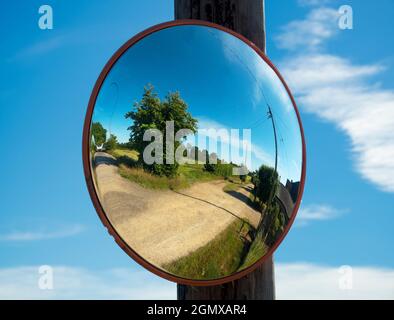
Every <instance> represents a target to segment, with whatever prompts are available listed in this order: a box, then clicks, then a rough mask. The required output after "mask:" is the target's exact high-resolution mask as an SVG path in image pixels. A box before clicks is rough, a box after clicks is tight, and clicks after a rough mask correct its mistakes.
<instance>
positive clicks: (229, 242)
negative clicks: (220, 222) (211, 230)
mask: <svg viewBox="0 0 394 320" xmlns="http://www.w3.org/2000/svg"><path fill="white" fill-rule="evenodd" d="M241 228H242V230H241V232H240V229H241ZM248 231H249V226H248V225H247V224H243V223H242V221H235V222H233V223H232V224H230V225H229V226H228V227H227V228H226V229H225V230H224V231H222V232H221V233H220V234H218V235H217V236H216V237H215V238H214V239H213V240H212V241H211V242H209V243H208V244H207V245H205V246H204V247H202V248H199V249H197V250H196V251H194V252H192V253H191V254H189V255H187V256H186V257H182V258H180V259H178V260H177V261H175V262H172V263H169V264H166V265H164V266H163V268H164V269H165V270H167V271H169V272H171V273H173V274H176V275H177V276H181V277H185V278H189V279H199V280H210V279H217V278H220V277H224V276H228V275H230V274H232V273H234V272H235V271H237V269H238V267H239V265H240V263H241V259H242V256H243V254H244V247H245V245H244V241H243V240H242V239H241V237H240V233H242V234H246V233H247V232H248Z"/></svg>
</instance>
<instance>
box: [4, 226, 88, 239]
mask: <svg viewBox="0 0 394 320" xmlns="http://www.w3.org/2000/svg"><path fill="white" fill-rule="evenodd" d="M84 230H85V228H84V227H83V226H81V225H73V226H68V227H64V228H61V229H57V230H48V231H14V232H10V233H6V234H0V241H7V242H23V241H38V240H48V239H59V238H67V237H72V236H75V235H78V234H80V233H81V232H83V231H84Z"/></svg>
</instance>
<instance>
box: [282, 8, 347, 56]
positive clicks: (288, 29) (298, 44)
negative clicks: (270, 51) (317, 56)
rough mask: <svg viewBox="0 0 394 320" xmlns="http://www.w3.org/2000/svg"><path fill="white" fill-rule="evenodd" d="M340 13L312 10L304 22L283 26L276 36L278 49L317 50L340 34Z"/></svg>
mask: <svg viewBox="0 0 394 320" xmlns="http://www.w3.org/2000/svg"><path fill="white" fill-rule="evenodd" d="M338 17H339V14H338V11H337V10H334V9H330V8H324V7H321V8H318V9H314V10H312V11H311V12H310V13H309V14H308V16H307V17H306V18H305V19H304V20H295V21H292V22H290V23H288V24H287V25H285V26H283V28H282V32H281V33H280V34H279V35H277V36H276V38H275V40H276V43H277V45H278V47H280V48H283V49H289V50H296V49H301V50H303V51H304V50H316V49H317V48H319V47H320V46H321V45H322V44H323V43H324V40H326V39H329V38H331V37H332V36H333V35H335V34H336V33H337V32H338V22H337V21H338V20H337V19H338Z"/></svg>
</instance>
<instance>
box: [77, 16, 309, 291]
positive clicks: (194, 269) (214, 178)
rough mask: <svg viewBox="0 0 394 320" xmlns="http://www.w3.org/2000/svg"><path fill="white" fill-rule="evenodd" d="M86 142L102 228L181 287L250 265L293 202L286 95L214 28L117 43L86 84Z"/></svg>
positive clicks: (193, 26) (183, 27)
mask: <svg viewBox="0 0 394 320" xmlns="http://www.w3.org/2000/svg"><path fill="white" fill-rule="evenodd" d="M83 142H84V143H83V157H84V166H85V175H86V179H87V183H88V187H89V191H90V194H91V197H92V199H93V202H94V205H95V208H96V210H97V212H98V214H99V216H100V218H101V220H102V221H103V223H104V225H105V226H106V227H107V228H108V230H109V232H110V234H111V235H112V236H113V237H114V238H115V240H116V241H117V243H118V244H119V245H120V246H121V247H122V248H123V249H124V250H125V251H126V252H127V253H128V254H129V255H130V256H131V257H132V258H134V259H135V260H136V261H137V262H139V263H140V264H142V265H143V266H144V267H146V268H147V269H149V270H150V271H152V272H154V273H156V274H158V275H160V276H162V277H164V278H166V279H169V280H173V281H176V282H178V283H184V284H195V285H196V284H197V285H198V284H202V285H210V284H219V283H223V282H227V281H230V280H234V279H237V278H239V277H241V276H243V275H246V274H247V273H248V272H251V271H252V270H253V269H254V268H256V267H257V266H258V265H259V264H260V263H262V261H264V258H267V257H268V256H269V255H271V254H272V253H273V251H274V250H275V249H276V247H277V246H278V245H279V243H280V242H281V241H282V240H283V238H284V236H285V234H286V233H287V231H288V229H289V228H290V226H291V224H292V222H293V220H294V217H295V215H296V211H297V209H298V206H299V203H300V199H301V194H302V189H303V184H304V177H305V145H304V140H303V133H302V126H301V122H300V118H299V114H298V111H297V108H296V105H295V103H294V100H293V98H292V96H291V94H290V91H289V90H288V88H287V86H286V84H285V82H284V81H283V79H282V77H281V76H280V74H279V72H278V71H277V69H276V68H275V67H274V66H273V65H272V63H271V62H270V61H269V60H268V59H267V58H266V56H265V55H264V54H263V52H261V51H260V50H259V49H258V48H256V47H255V46H254V45H253V44H251V43H249V42H248V41H247V40H246V39H245V38H243V37H242V36H240V35H238V34H236V33H234V32H232V31H229V30H227V29H225V28H223V27H220V26H217V25H213V24H209V23H205V22H190V21H182V20H181V21H178V22H170V23H165V24H162V25H159V26H156V27H153V28H151V29H148V30H147V31H145V32H142V33H140V34H138V35H137V36H135V37H134V38H132V39H131V40H130V41H128V42H127V43H126V44H125V45H124V46H122V47H121V48H120V49H119V50H118V51H117V52H116V53H115V54H114V56H113V57H112V58H111V59H110V61H109V62H108V63H107V65H106V66H105V68H104V70H103V71H102V73H101V75H100V77H99V79H98V80H97V83H96V85H95V87H94V90H93V93H92V96H91V99H90V102H89V107H88V112H87V116H86V120H85V130H84V141H83Z"/></svg>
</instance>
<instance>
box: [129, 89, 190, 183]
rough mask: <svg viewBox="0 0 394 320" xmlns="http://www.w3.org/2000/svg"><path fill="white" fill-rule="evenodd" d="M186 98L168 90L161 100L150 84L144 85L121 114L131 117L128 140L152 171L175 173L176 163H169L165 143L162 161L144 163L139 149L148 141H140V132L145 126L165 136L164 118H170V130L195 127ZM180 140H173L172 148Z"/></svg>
mask: <svg viewBox="0 0 394 320" xmlns="http://www.w3.org/2000/svg"><path fill="white" fill-rule="evenodd" d="M187 109H188V106H187V104H186V102H185V101H184V100H183V99H182V98H181V96H180V94H179V92H170V93H169V94H168V95H167V96H166V97H165V99H164V100H163V101H161V100H160V98H159V97H158V95H157V93H156V92H155V90H154V87H153V86H152V85H148V86H146V87H145V88H144V93H143V96H142V99H141V101H138V102H136V103H135V104H134V108H133V109H132V110H131V111H129V112H127V113H126V114H125V117H126V119H131V120H132V121H133V124H132V125H131V126H130V127H129V128H128V130H130V142H131V143H132V144H133V147H134V148H135V149H136V150H137V151H138V152H139V159H138V161H139V163H140V164H142V166H143V167H144V168H145V169H146V170H148V171H150V172H152V173H154V174H156V175H165V176H168V177H171V176H175V175H176V173H177V169H178V166H179V164H178V163H176V161H175V163H174V164H171V163H169V162H170V161H167V158H166V153H167V150H166V145H165V143H164V146H163V164H159V163H154V164H152V165H148V164H146V163H144V161H143V152H144V150H145V148H146V146H147V145H148V144H150V142H149V141H144V140H143V136H144V133H145V131H146V130H149V129H158V130H159V131H160V132H161V133H162V134H163V137H165V136H166V122H167V121H174V132H175V133H176V132H177V131H179V130H180V129H189V130H191V131H192V132H193V133H195V132H196V131H197V120H196V119H194V118H193V117H192V115H191V114H190V113H189V112H188V110H187ZM180 143H181V142H179V141H175V142H174V154H172V155H171V157H172V158H174V156H175V150H176V149H177V147H178V146H179V145H180Z"/></svg>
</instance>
